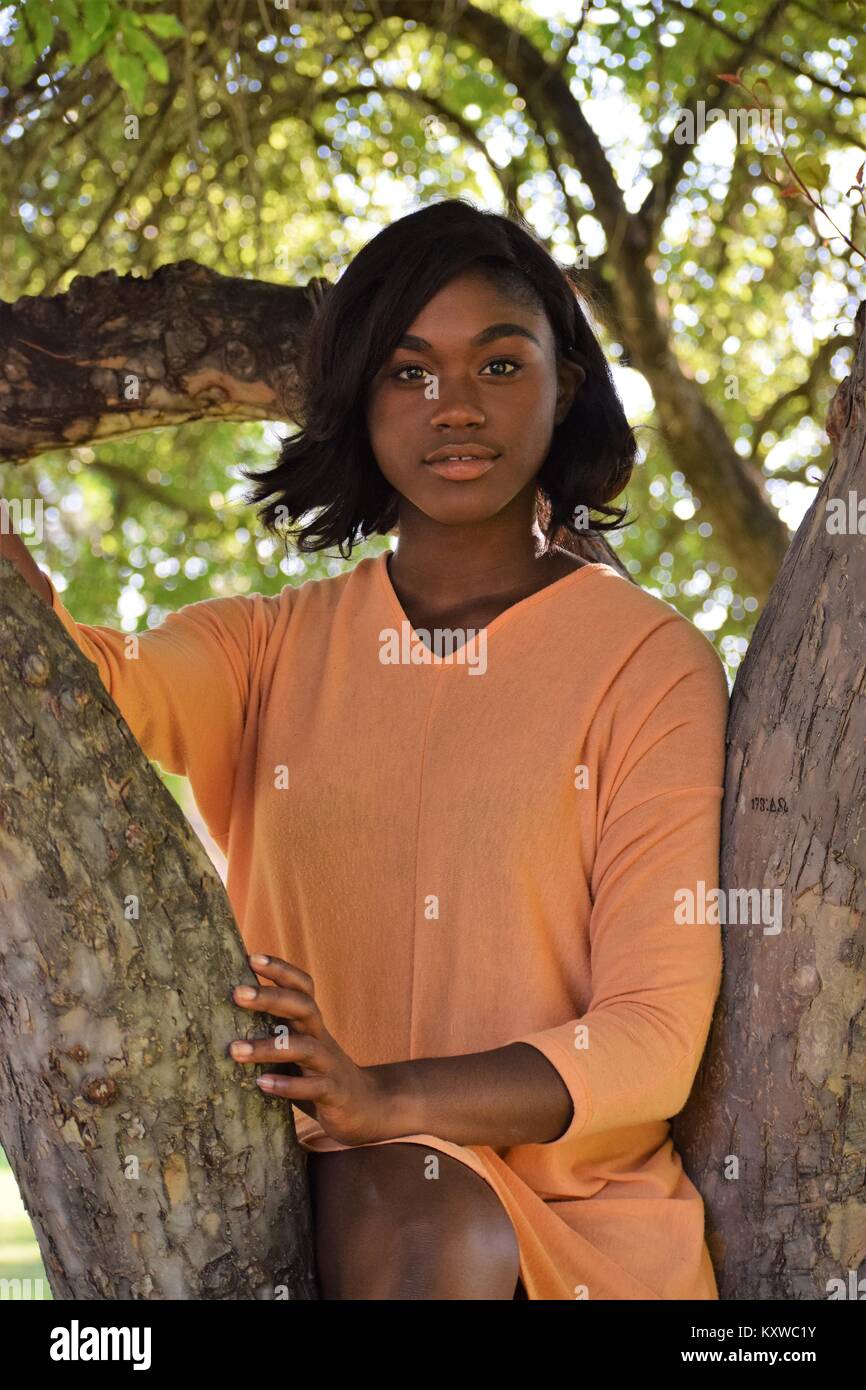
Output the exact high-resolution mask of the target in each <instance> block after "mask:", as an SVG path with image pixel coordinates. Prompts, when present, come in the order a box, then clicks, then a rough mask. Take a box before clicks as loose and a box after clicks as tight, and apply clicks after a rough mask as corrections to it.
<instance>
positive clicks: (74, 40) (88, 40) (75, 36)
mask: <svg viewBox="0 0 866 1390" xmlns="http://www.w3.org/2000/svg"><path fill="white" fill-rule="evenodd" d="M106 37H107V34H106V33H103V34H87V33H85V31H84V30H83V29H78V30H76V31H75V32H74V33H73V32H70V33H69V57H70V58H71V60H72V63H73V65H74V66H75V67H77V68H80V67H83V66H84V64H85V63H86V62H87V60H88V58H92V57H93V55H94V53H98V52H99V50H100V48H102V47H103V46H104V44H105V40H106Z"/></svg>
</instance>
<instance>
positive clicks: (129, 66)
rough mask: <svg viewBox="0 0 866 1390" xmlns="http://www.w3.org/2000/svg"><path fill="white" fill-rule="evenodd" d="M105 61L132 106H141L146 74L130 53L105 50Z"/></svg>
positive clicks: (116, 49)
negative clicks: (127, 94) (130, 100)
mask: <svg viewBox="0 0 866 1390" xmlns="http://www.w3.org/2000/svg"><path fill="white" fill-rule="evenodd" d="M105 61H106V63H107V64H108V70H109V72H110V73H111V75H112V76H113V77H114V79H115V81H116V82H118V83H119V85H120V86H121V87H122V88H123V90H124V91H125V92H128V93H129V95H130V97H131V98H132V102H133V105H135V106H141V105H142V104H143V102H144V93H145V88H146V87H147V73H146V72H145V70H144V67H143V65H142V64H141V63H140V62H139V61H138V59H137V58H136V57H134V55H133V54H132V53H123V52H121V50H120V49H119V48H114V47H111V48H107V49H106V50H105Z"/></svg>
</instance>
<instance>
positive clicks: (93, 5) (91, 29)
mask: <svg viewBox="0 0 866 1390" xmlns="http://www.w3.org/2000/svg"><path fill="white" fill-rule="evenodd" d="M110 12H111V11H110V7H109V4H108V0H84V28H85V32H86V33H88V34H89V35H90V36H91V38H96V36H97V34H101V33H102V32H103V30H104V29H107V28H108V20H109V15H110Z"/></svg>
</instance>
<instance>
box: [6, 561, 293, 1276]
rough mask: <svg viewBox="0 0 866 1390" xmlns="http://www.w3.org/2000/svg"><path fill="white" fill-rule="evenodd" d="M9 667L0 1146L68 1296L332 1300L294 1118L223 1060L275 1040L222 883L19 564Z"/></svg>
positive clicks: (12, 586)
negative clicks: (257, 1039)
mask: <svg viewBox="0 0 866 1390" xmlns="http://www.w3.org/2000/svg"><path fill="white" fill-rule="evenodd" d="M0 650H2V660H0V708H2V710H3V718H2V727H0V787H2V798H0V1028H2V1051H0V1142H2V1144H3V1147H4V1149H5V1150H6V1153H7V1155H8V1158H9V1162H10V1163H11V1165H12V1169H13V1171H14V1173H15V1177H16V1179H17V1182H18V1185H19V1187H20V1189H21V1193H22V1196H23V1199H24V1202H25V1205H26V1207H27V1210H28V1212H29V1213H30V1217H31V1219H32V1221H33V1224H34V1226H35V1229H36V1235H37V1239H38V1241H39V1246H40V1249H41V1251H42V1257H43V1260H44V1263H45V1268H46V1271H47V1274H48V1279H49V1282H50V1285H51V1288H52V1290H53V1292H54V1295H55V1297H56V1298H60V1299H68V1298H77V1299H214V1300H233V1299H244V1298H254V1299H262V1300H270V1299H282V1298H291V1299H312V1298H315V1297H316V1296H317V1293H316V1288H315V1283H314V1266H313V1257H312V1241H311V1223H310V1214H309V1205H308V1197H307V1188H306V1169H305V1162H304V1155H303V1152H302V1150H301V1149H300V1148H299V1146H298V1144H297V1141H296V1139H295V1134H294V1124H293V1122H292V1118H291V1108H290V1107H289V1106H287V1105H286V1104H285V1103H284V1102H282V1101H274V1100H269V1099H268V1098H266V1097H264V1096H263V1095H262V1094H261V1092H260V1091H259V1089H258V1087H257V1086H256V1084H255V1079H254V1075H253V1072H252V1070H251V1069H249V1068H242V1067H239V1066H238V1064H237V1063H236V1062H234V1061H233V1060H232V1059H231V1058H230V1057H229V1056H228V1054H227V1048H228V1044H229V1042H230V1041H231V1040H232V1038H235V1037H243V1036H247V1035H248V1034H249V1033H255V1032H257V1031H258V1032H261V1031H263V1030H262V1024H263V1022H264V1023H266V1019H265V1016H261V1015H258V1014H256V1015H255V1016H254V1018H253V1016H251V1015H250V1014H249V1012H248V1011H245V1010H241V1009H238V1008H236V1007H235V1006H234V1004H233V1003H232V1001H231V997H230V992H231V989H232V987H233V986H234V985H237V984H240V983H242V982H244V981H246V982H247V983H253V984H255V983H256V980H255V977H254V976H252V975H251V973H250V971H249V969H248V967H247V965H246V959H245V955H244V951H243V948H242V944H241V941H240V937H239V934H238V932H237V928H236V926H235V922H234V918H233V915H232V912H231V909H230V907H229V904H228V900H227V898H226V896H225V893H224V891H223V888H222V885H221V883H220V881H219V878H218V876H217V874H216V872H215V870H214V869H213V867H212V866H211V864H210V862H209V860H208V858H207V855H206V854H205V851H204V849H203V848H202V846H201V844H200V843H199V842H198V840H197V839H196V836H195V834H194V833H193V831H192V830H191V829H190V827H189V826H188V825H187V823H186V821H185V819H184V817H183V814H182V812H181V811H180V809H179V807H178V806H177V805H176V803H175V802H174V800H173V799H172V797H171V795H170V794H169V792H168V791H167V789H166V788H165V787H164V786H163V785H162V783H161V782H160V780H159V778H158V777H157V776H156V774H155V773H154V771H153V770H152V768H151V767H150V765H149V763H148V761H147V759H146V758H145V756H144V754H143V753H142V751H141V749H140V748H139V746H138V744H137V743H136V741H135V739H134V738H133V736H132V734H131V732H130V730H129V728H128V726H127V724H126V723H125V721H124V720H123V718H122V716H121V714H120V712H119V710H118V709H117V706H116V705H115V704H114V701H113V700H112V699H111V697H110V696H109V694H108V692H107V691H106V690H105V688H104V686H103V685H102V683H101V681H100V679H99V676H98V674H97V671H96V668H95V666H94V665H93V664H92V663H91V662H89V661H88V660H87V659H86V658H85V657H84V656H82V655H81V653H80V652H78V651H77V649H76V648H75V646H74V644H73V643H72V642H71V641H70V639H69V637H68V636H67V635H66V633H65V632H64V631H63V629H62V627H61V626H60V624H59V623H58V622H57V620H56V618H54V616H53V615H49V612H48V610H47V609H46V607H45V605H44V604H43V603H42V602H41V600H40V599H39V598H38V597H37V595H36V594H35V593H33V591H32V590H31V589H30V588H29V587H28V586H27V584H26V583H25V582H24V580H23V579H22V578H21V577H20V575H19V574H18V572H17V570H16V569H15V568H14V567H13V566H12V565H11V564H10V563H9V562H8V561H6V560H2V559H0ZM251 1024H252V1025H253V1027H251Z"/></svg>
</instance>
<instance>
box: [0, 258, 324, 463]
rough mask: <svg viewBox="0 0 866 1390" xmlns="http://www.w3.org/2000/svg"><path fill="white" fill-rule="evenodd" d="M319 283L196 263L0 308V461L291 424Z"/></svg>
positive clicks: (82, 283) (109, 274) (99, 279)
mask: <svg viewBox="0 0 866 1390" xmlns="http://www.w3.org/2000/svg"><path fill="white" fill-rule="evenodd" d="M327 283H328V282H327V281H322V280H312V281H311V282H310V284H309V285H308V286H306V288H303V289H299V288H295V287H286V286H283V285H270V284H265V283H264V282H263V281H260V280H242V279H233V278H231V277H229V276H226V275H219V274H217V272H216V271H213V270H208V269H207V267H206V266H202V265H198V264H197V263H196V262H195V261H178V262H177V264H175V265H166V266H161V267H160V269H159V270H157V271H156V272H155V273H154V274H153V276H151V278H150V279H147V280H146V279H142V278H141V277H138V276H134V275H123V276H118V275H117V274H116V273H115V272H114V271H105V272H104V273H103V274H101V275H94V276H90V277H87V276H79V277H78V278H77V279H75V280H73V282H72V285H71V287H70V289H69V290H68V291H67V293H66V294H59V295H55V296H53V297H51V298H40V297H37V296H25V297H23V298H21V299H19V300H17V301H16V302H15V303H14V304H3V303H0V363H2V372H0V462H2V461H4V460H5V461H13V462H17V461H20V460H22V459H26V458H29V457H32V456H33V455H35V454H39V453H43V452H44V451H45V450H46V449H54V448H66V447H68V446H69V445H71V444H84V443H88V442H91V441H94V440H99V439H108V438H110V437H111V436H113V435H118V434H136V433H140V432H141V431H142V430H149V429H153V428H154V427H155V426H156V425H180V424H183V423H184V422H185V421H187V420H200V419H204V418H205V417H207V418H211V419H220V420H275V419H291V418H292V413H293V410H294V408H295V407H296V404H297V362H298V360H299V357H300V353H301V348H302V345H303V341H304V338H305V336H306V333H307V331H308V328H309V324H310V319H311V317H312V313H313V303H314V301H315V299H316V297H317V296H318V295H320V294H321V293H322V292H323V289H324V287H325V286H327Z"/></svg>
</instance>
